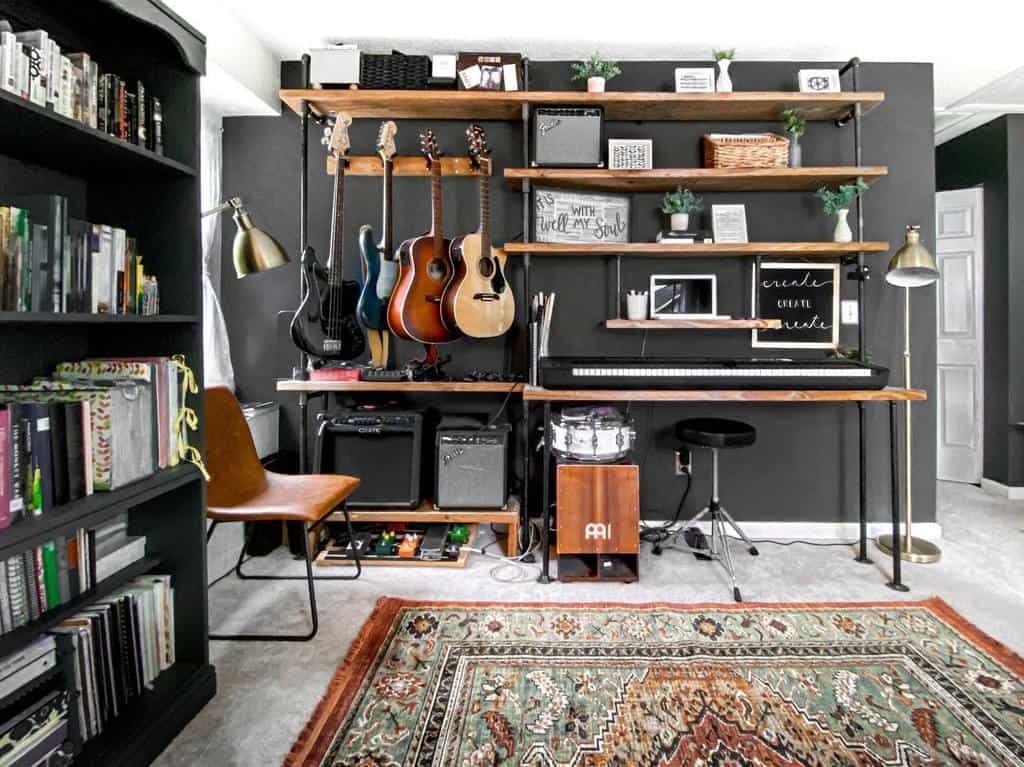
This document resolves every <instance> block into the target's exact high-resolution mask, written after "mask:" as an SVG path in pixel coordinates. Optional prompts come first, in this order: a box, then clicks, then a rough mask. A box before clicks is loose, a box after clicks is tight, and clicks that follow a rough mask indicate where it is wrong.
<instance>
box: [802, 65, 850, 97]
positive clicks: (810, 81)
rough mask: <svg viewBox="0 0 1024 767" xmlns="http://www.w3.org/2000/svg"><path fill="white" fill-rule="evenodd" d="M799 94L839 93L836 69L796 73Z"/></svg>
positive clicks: (809, 70)
mask: <svg viewBox="0 0 1024 767" xmlns="http://www.w3.org/2000/svg"><path fill="white" fill-rule="evenodd" d="M797 81H798V83H799V85H800V92H801V93H839V91H840V90H842V89H841V88H840V86H839V70H838V69H801V70H800V71H799V72H798V73H797Z"/></svg>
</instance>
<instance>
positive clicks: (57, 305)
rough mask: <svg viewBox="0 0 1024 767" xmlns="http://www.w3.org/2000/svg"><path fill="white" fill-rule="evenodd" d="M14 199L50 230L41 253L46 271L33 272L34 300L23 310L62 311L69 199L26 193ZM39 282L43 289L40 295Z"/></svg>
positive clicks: (39, 266)
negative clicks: (37, 291) (35, 273)
mask: <svg viewBox="0 0 1024 767" xmlns="http://www.w3.org/2000/svg"><path fill="white" fill-rule="evenodd" d="M12 201H13V202H16V203H17V204H18V205H19V206H21V207H22V208H24V209H27V210H28V212H29V215H31V217H32V218H33V219H34V220H35V221H36V222H38V223H39V224H41V225H43V226H45V227H46V229H47V239H46V242H45V246H46V251H45V253H43V252H41V253H39V259H40V261H39V264H38V268H40V269H42V270H43V273H42V274H38V275H33V277H32V280H31V285H32V299H31V302H29V304H28V305H26V307H25V308H24V309H23V311H28V310H31V311H38V312H59V311H61V295H62V293H63V287H64V286H63V284H62V282H63V281H62V277H63V268H64V259H65V258H66V254H65V252H64V246H65V241H66V238H67V234H68V199H67V197H65V196H63V195H59V194H26V195H16V196H14V197H13V198H12ZM33 266H35V263H34V260H33ZM37 285H38V286H39V287H38V289H39V290H40V292H39V294H38V295H37V294H36V290H37V287H36V286H37Z"/></svg>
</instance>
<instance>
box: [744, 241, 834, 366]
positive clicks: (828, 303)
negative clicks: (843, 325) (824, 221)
mask: <svg viewBox="0 0 1024 767" xmlns="http://www.w3.org/2000/svg"><path fill="white" fill-rule="evenodd" d="M752 269H753V270H754V275H755V276H756V277H757V279H756V280H755V281H754V283H753V289H754V290H755V291H756V294H755V295H753V296H752V297H751V298H752V300H753V305H754V306H756V307H757V311H758V314H759V315H760V317H759V318H760V319H766V320H781V321H782V327H781V328H778V329H770V330H754V331H752V333H753V335H752V339H751V345H752V346H754V347H756V348H762V349H835V348H837V347H838V346H839V303H840V302H839V264H814V263H800V262H789V261H784V262H775V263H770V262H769V263H762V264H761V269H760V271H758V269H757V266H756V265H754V266H753V267H752Z"/></svg>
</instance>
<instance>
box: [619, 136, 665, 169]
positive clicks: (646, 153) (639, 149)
mask: <svg viewBox="0 0 1024 767" xmlns="http://www.w3.org/2000/svg"><path fill="white" fill-rule="evenodd" d="M653 167H654V141H652V140H651V139H649V138H639V139H635V138H610V139H608V168H609V170H650V169H651V168H653Z"/></svg>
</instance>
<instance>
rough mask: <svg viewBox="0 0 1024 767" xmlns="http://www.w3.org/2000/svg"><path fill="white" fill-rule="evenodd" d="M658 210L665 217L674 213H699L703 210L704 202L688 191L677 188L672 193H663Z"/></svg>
mask: <svg viewBox="0 0 1024 767" xmlns="http://www.w3.org/2000/svg"><path fill="white" fill-rule="evenodd" d="M660 210H661V212H662V213H664V214H665V215H666V216H671V215H673V214H674V213H700V212H701V211H702V210H704V201H703V200H702V199H701V198H700V197H697V196H696V195H694V193H693V192H691V191H690V190H689V189H683V188H682V187H681V186H679V187H676V189H675V191H673V192H665V196H664V197H662V198H661V208H660Z"/></svg>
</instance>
